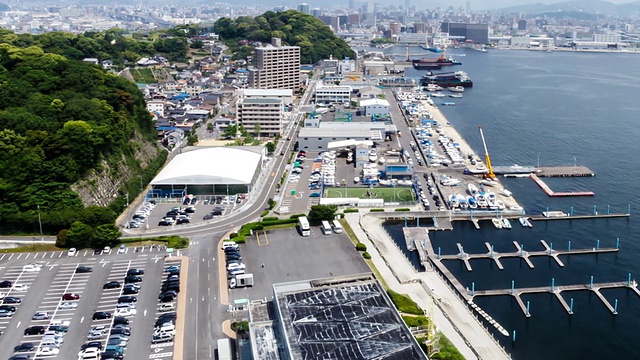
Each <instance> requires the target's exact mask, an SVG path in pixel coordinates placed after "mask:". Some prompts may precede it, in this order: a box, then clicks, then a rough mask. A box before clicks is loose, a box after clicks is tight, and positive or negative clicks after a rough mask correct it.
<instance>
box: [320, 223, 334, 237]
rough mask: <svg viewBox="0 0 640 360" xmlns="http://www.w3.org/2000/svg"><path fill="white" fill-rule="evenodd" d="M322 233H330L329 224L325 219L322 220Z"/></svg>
mask: <svg viewBox="0 0 640 360" xmlns="http://www.w3.org/2000/svg"><path fill="white" fill-rule="evenodd" d="M321 228H322V233H323V234H325V235H331V233H332V232H331V225H329V222H328V221H327V220H322V225H321Z"/></svg>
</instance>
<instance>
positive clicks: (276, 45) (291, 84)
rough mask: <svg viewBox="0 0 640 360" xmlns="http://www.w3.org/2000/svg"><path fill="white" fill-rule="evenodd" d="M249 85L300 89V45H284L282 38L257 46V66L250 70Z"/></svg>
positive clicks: (259, 87)
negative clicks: (266, 44)
mask: <svg viewBox="0 0 640 360" xmlns="http://www.w3.org/2000/svg"><path fill="white" fill-rule="evenodd" d="M249 86H250V87H252V88H257V89H291V90H293V91H297V90H299V89H300V47H299V46H282V45H281V42H280V39H277V38H274V39H273V40H272V44H271V45H268V46H265V47H257V48H256V68H255V69H251V70H250V72H249Z"/></svg>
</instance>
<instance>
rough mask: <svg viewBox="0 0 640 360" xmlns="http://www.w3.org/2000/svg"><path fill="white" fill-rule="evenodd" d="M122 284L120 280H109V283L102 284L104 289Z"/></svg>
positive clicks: (114, 287)
mask: <svg viewBox="0 0 640 360" xmlns="http://www.w3.org/2000/svg"><path fill="white" fill-rule="evenodd" d="M120 286H122V285H121V284H120V281H109V282H108V283H106V284H104V285H102V288H103V289H117V288H119V287H120Z"/></svg>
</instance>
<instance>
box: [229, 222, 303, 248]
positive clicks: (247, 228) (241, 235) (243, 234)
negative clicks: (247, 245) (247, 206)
mask: <svg viewBox="0 0 640 360" xmlns="http://www.w3.org/2000/svg"><path fill="white" fill-rule="evenodd" d="M267 219H268V220H270V221H267ZM297 222H298V219H278V218H277V217H270V218H264V219H262V221H259V222H253V223H248V224H244V225H242V226H241V227H240V230H238V232H237V233H231V235H229V239H230V240H231V241H235V242H237V243H244V242H245V241H247V236H250V235H251V230H254V231H258V230H263V229H264V228H265V226H271V225H280V224H295V223H297Z"/></svg>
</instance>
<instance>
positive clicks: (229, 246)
mask: <svg viewBox="0 0 640 360" xmlns="http://www.w3.org/2000/svg"><path fill="white" fill-rule="evenodd" d="M239 247H240V246H239V245H238V244H237V243H236V242H235V241H223V242H222V250H225V249H237V248H239Z"/></svg>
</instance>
